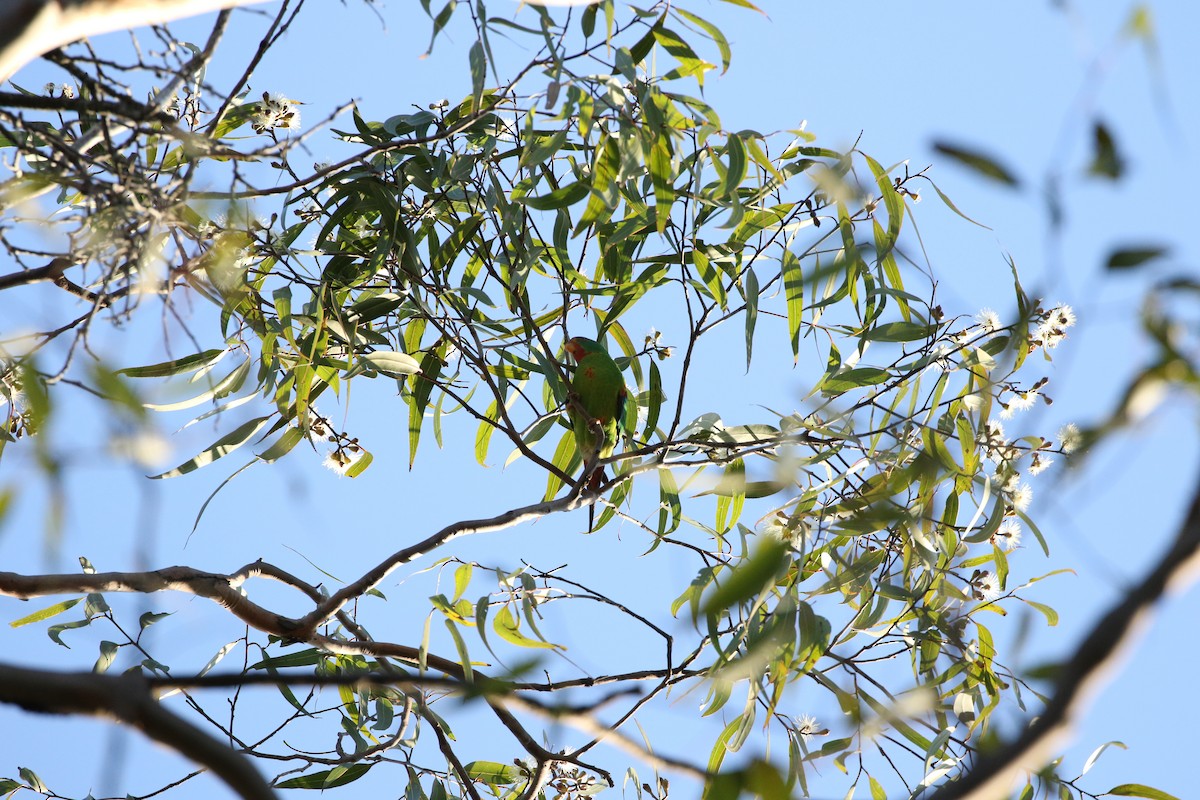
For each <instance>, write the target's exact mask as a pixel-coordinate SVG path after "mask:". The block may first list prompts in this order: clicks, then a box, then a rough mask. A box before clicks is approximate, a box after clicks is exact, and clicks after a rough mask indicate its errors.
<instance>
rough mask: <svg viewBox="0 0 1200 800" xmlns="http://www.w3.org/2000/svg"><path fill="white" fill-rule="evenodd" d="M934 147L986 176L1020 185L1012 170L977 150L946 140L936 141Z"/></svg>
mask: <svg viewBox="0 0 1200 800" xmlns="http://www.w3.org/2000/svg"><path fill="white" fill-rule="evenodd" d="M933 149H934V150H936V151H937V152H939V153H941V154H942V155H944V156H946V157H947V158H951V159H954V160H955V161H957V162H958V163H959V164H961V165H963V166H964V167H966V168H967V169H970V170H973V171H974V172H976V173H978V174H980V175H982V176H983V177H985V178H988V179H990V180H993V181H997V182H999V183H1003V184H1005V185H1006V186H1012V187H1016V186H1019V185H1020V181H1018V180H1017V178H1016V176H1014V175H1013V174H1012V172H1010V171H1009V170H1008V169H1007V168H1005V167H1003V166H1001V165H1000V163H999V162H997V161H996V160H994V159H992V158H991V157H989V156H986V155H984V154H983V153H980V152H979V151H977V150H971V149H968V148H965V147H960V146H958V145H953V144H948V143H946V142H934V143H933ZM938 194H941V192H940V191H939V192H938Z"/></svg>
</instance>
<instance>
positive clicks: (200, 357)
mask: <svg viewBox="0 0 1200 800" xmlns="http://www.w3.org/2000/svg"><path fill="white" fill-rule="evenodd" d="M227 352H229V351H227V350H205V351H204V352H203V353H196V354H195V355H192V356H184V357H183V358H177V359H175V360H173V361H164V362H162V363H161V364H150V365H148V366H145V367H126V368H125V369H119V370H117V374H118V375H124V376H125V377H127V378H165V377H167V376H168V375H185V374H187V373H189V372H195V371H197V370H200V369H203V368H204V367H207V366H210V365H212V364H215V363H217V362H218V361H220V360H221V358H222V357H224V355H225V354H226V353H227Z"/></svg>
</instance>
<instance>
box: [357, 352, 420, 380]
mask: <svg viewBox="0 0 1200 800" xmlns="http://www.w3.org/2000/svg"><path fill="white" fill-rule="evenodd" d="M362 360H363V361H364V362H366V364H367V365H368V366H369V367H370V368H371V369H372V370H375V371H377V372H382V373H383V374H384V375H390V376H392V377H397V376H400V375H413V374H415V373H417V372H420V371H421V362H419V361H417V360H416V359H415V358H413V357H412V356H410V355H408V354H407V353H400V352H397V351H395V350H376V351H374V352H372V353H363V354H362Z"/></svg>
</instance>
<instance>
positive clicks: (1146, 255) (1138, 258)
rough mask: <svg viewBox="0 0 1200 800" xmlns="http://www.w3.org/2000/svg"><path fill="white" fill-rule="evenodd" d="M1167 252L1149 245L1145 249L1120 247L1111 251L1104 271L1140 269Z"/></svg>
mask: <svg viewBox="0 0 1200 800" xmlns="http://www.w3.org/2000/svg"><path fill="white" fill-rule="evenodd" d="M1168 252H1169V251H1168V250H1167V248H1165V247H1158V246H1155V245H1149V246H1146V247H1122V248H1120V249H1118V250H1114V251H1112V253H1111V254H1109V256H1108V261H1106V262H1105V264H1104V268H1105V269H1132V268H1134V267H1140V266H1141V265H1142V264H1145V263H1146V262H1147V261H1153V260H1154V259H1156V258H1162V257H1163V256H1165V255H1166V254H1167V253H1168Z"/></svg>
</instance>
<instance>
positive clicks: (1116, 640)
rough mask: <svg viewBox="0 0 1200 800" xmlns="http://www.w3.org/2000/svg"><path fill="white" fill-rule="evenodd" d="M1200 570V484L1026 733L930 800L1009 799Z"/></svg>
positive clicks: (1059, 744)
mask: <svg viewBox="0 0 1200 800" xmlns="http://www.w3.org/2000/svg"><path fill="white" fill-rule="evenodd" d="M1198 572H1200V482H1198V483H1197V485H1196V488H1195V490H1194V492H1193V495H1192V503H1191V507H1190V508H1189V509H1188V513H1187V516H1186V517H1185V518H1184V520H1183V524H1182V525H1181V526H1180V528H1179V532H1178V534H1176V536H1175V541H1174V542H1173V543H1172V545H1171V547H1170V549H1169V550H1168V551H1167V552H1166V553H1165V554H1164V555H1163V557H1162V558H1161V559H1159V562H1158V564H1157V565H1156V566H1155V567H1154V569H1153V571H1151V572H1150V573H1149V574H1148V575H1146V577H1145V578H1143V579H1142V581H1141V583H1139V584H1138V585H1137V586H1134V587H1132V588H1130V589H1129V590H1128V591H1127V592H1126V593H1125V598H1124V599H1123V600H1122V601H1121V602H1120V603H1118V604H1117V605H1116V606H1115V607H1113V609H1112V610H1110V611H1109V612H1108V613H1107V614H1105V615H1104V616H1103V617H1102V618H1101V619H1100V620H1099V621H1097V623H1096V624H1095V625H1094V626H1092V630H1091V632H1090V633H1089V634H1088V635H1087V638H1085V639H1084V640H1083V642H1082V643H1081V644H1080V645H1079V648H1078V649H1077V650H1076V651H1075V655H1074V656H1072V657H1071V659H1070V660H1069V661H1067V662H1066V663H1065V664H1064V665H1063V666H1062V668H1061V671H1060V672H1059V675H1058V679H1057V680H1056V681H1055V688H1054V693H1053V695H1051V697H1050V701H1049V702H1048V703H1047V704H1046V708H1045V710H1044V711H1043V712H1042V713H1041V714H1040V715H1039V716H1038V717H1037V719H1035V720H1034V721H1033V722H1032V723H1030V725H1029V727H1027V728H1026V729H1025V732H1024V733H1023V734H1021V736H1020V737H1019V738H1017V739H1016V740H1015V741H1013V742H1012V743H1010V744H1009V745H1008V746H1006V747H1003V748H1001V749H1000V750H998V751H997V752H995V753H994V754H993V755H990V756H986V757H984V758H981V759H980V760H979V761H978V762H977V764H976V765H975V767H974V768H973V769H971V770H970V771H969V772H967V773H966V774H965V775H963V777H962V778H960V779H959V780H956V781H954V782H952V783H947V784H946V785H945V786H943V787H941V788H940V789H939V790H938V791H936V792H935V793H934V794H932V795H930V798H929V800H993V798H996V797H1007V796H1008V792H1009V790H1010V789H1011V787H1012V785H1013V783H1014V782H1016V781H1017V780H1019V779H1020V777H1021V776H1022V775H1023V774H1024V773H1028V772H1036V771H1037V770H1039V769H1041V768H1042V767H1043V766H1044V765H1045V764H1046V763H1047V762H1049V761H1050V760H1051V759H1053V758H1054V757H1055V756H1056V755H1057V754H1058V753H1059V752H1060V750H1061V749H1062V747H1063V745H1064V743H1065V740H1066V739H1067V738H1068V737H1069V735H1070V733H1071V729H1072V727H1073V725H1074V723H1075V722H1076V721H1077V719H1078V717H1079V716H1080V714H1082V712H1083V710H1084V708H1085V707H1086V705H1087V704H1088V701H1089V700H1090V698H1091V696H1092V695H1093V694H1094V693H1095V692H1096V691H1097V690H1098V689H1099V688H1100V686H1101V685H1102V684H1103V683H1104V682H1105V680H1106V679H1107V678H1108V677H1109V676H1110V675H1111V673H1112V670H1113V668H1114V667H1115V665H1116V663H1117V662H1118V661H1119V660H1120V658H1121V656H1123V655H1124V654H1125V651H1126V650H1128V648H1129V647H1130V646H1131V645H1132V643H1133V641H1134V640H1135V639H1136V637H1137V635H1138V632H1139V629H1140V628H1141V627H1142V626H1144V625H1145V624H1146V623H1147V622H1148V621H1149V616H1150V612H1151V610H1152V607H1153V606H1154V604H1155V603H1156V602H1158V599H1159V598H1160V597H1162V596H1163V594H1164V593H1165V592H1166V591H1167V589H1168V588H1174V589H1179V588H1181V587H1182V586H1183V585H1185V584H1186V583H1188V582H1190V581H1192V580H1194V579H1195V578H1196V575H1197V573H1198Z"/></svg>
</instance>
